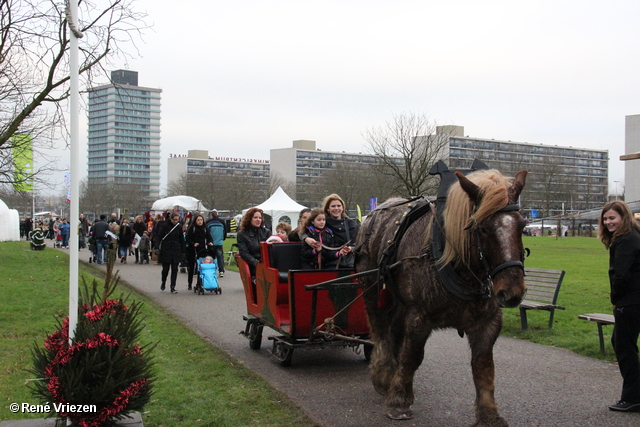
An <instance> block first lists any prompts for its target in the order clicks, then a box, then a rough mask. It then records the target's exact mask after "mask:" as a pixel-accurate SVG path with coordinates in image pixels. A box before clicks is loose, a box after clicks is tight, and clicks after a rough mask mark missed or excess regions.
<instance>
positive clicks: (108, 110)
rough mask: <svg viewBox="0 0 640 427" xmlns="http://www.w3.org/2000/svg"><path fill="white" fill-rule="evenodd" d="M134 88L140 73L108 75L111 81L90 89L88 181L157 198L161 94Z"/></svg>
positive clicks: (116, 72)
mask: <svg viewBox="0 0 640 427" xmlns="http://www.w3.org/2000/svg"><path fill="white" fill-rule="evenodd" d="M161 92H162V89H154V88H148V87H142V86H138V72H137V71H129V70H116V71H112V72H111V83H109V84H106V85H102V86H98V87H95V88H92V89H90V90H89V136H88V154H89V156H88V157H89V161H88V169H89V170H88V172H89V174H88V179H89V185H92V184H105V183H112V184H124V185H126V184H131V185H133V186H135V187H136V188H137V189H138V190H142V191H143V192H144V194H148V196H149V198H150V199H152V200H154V199H157V198H158V197H159V196H160V94H161Z"/></svg>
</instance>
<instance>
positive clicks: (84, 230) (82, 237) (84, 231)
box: [78, 214, 89, 249]
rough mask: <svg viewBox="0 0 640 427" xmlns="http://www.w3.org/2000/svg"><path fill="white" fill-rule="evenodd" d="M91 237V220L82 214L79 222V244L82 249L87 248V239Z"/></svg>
mask: <svg viewBox="0 0 640 427" xmlns="http://www.w3.org/2000/svg"><path fill="white" fill-rule="evenodd" d="M88 235H89V220H87V218H85V217H84V215H83V214H80V219H79V222H78V244H79V245H80V249H82V248H85V247H87V242H86V238H87V236H88Z"/></svg>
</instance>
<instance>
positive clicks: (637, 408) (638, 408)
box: [609, 400, 640, 412]
mask: <svg viewBox="0 0 640 427" xmlns="http://www.w3.org/2000/svg"><path fill="white" fill-rule="evenodd" d="M609 410H611V411H621V412H640V403H631V402H625V401H624V400H621V401H619V402H618V403H616V404H615V405H611V406H609Z"/></svg>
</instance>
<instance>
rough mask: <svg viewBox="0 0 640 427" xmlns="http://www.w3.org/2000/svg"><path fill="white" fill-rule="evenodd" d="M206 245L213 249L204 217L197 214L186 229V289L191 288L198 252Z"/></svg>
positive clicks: (205, 247)
mask: <svg viewBox="0 0 640 427" xmlns="http://www.w3.org/2000/svg"><path fill="white" fill-rule="evenodd" d="M208 247H209V248H212V249H213V239H212V238H211V234H210V233H209V229H208V228H207V227H206V226H205V224H204V217H203V216H202V215H200V214H197V215H196V216H195V217H194V218H193V219H192V221H191V224H190V225H189V228H188V229H187V272H188V275H189V277H188V288H187V289H189V290H191V285H192V284H193V275H194V273H196V259H198V252H200V251H202V250H204V249H207V248H208ZM218 268H219V267H218Z"/></svg>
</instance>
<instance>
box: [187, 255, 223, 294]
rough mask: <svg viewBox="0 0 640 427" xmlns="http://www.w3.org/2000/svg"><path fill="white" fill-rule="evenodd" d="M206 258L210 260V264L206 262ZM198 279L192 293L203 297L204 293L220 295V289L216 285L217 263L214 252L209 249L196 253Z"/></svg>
mask: <svg viewBox="0 0 640 427" xmlns="http://www.w3.org/2000/svg"><path fill="white" fill-rule="evenodd" d="M207 258H212V260H211V261H212V262H206V261H207ZM196 264H197V270H198V279H197V282H196V286H195V287H194V288H193V292H194V293H196V294H198V295H204V291H209V292H214V293H216V294H221V293H222V289H221V288H220V286H219V284H218V263H217V261H216V258H215V252H214V251H213V250H211V249H203V250H201V251H200V252H198V258H197V259H196Z"/></svg>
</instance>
